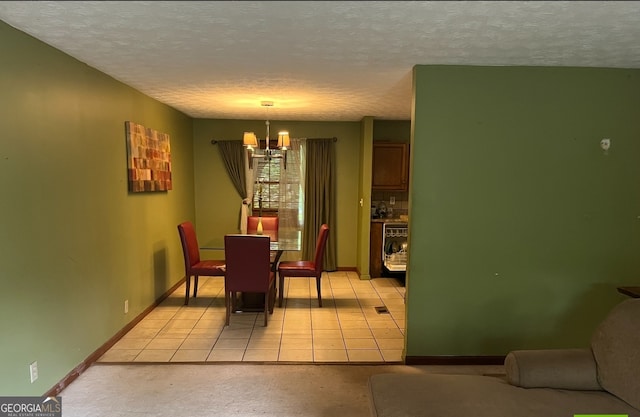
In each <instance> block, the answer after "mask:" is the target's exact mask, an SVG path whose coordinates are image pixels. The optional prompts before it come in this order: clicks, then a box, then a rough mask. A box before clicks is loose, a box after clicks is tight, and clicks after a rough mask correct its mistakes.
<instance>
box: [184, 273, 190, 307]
mask: <svg viewBox="0 0 640 417" xmlns="http://www.w3.org/2000/svg"><path fill="white" fill-rule="evenodd" d="M185 283H186V287H187V290H186V291H185V293H184V305H188V304H189V287H190V286H191V276H188V277H187V280H186V282H185Z"/></svg>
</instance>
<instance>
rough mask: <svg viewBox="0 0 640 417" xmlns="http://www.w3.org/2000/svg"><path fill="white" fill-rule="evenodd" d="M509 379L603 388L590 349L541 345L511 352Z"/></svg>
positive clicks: (542, 384) (519, 382) (560, 386)
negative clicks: (548, 347) (557, 347)
mask: <svg viewBox="0 0 640 417" xmlns="http://www.w3.org/2000/svg"><path fill="white" fill-rule="evenodd" d="M504 365H505V371H506V373H507V381H509V383H510V384H511V385H515V386H518V387H522V388H557V389H571V390H584V391H592V390H597V391H601V390H602V387H601V386H600V384H599V383H598V373H597V372H598V371H597V367H596V361H595V359H594V358H593V353H592V352H591V349H540V350H515V351H512V352H509V354H508V355H507V357H506V358H505V361H504Z"/></svg>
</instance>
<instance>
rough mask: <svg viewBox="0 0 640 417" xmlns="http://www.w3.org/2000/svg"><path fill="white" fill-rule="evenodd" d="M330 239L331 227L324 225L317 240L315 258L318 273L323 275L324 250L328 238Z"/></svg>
mask: <svg viewBox="0 0 640 417" xmlns="http://www.w3.org/2000/svg"><path fill="white" fill-rule="evenodd" d="M328 237H329V226H328V225H327V224H323V225H322V226H320V233H318V239H317V240H316V256H315V258H314V261H313V262H314V266H315V267H316V273H318V274H320V273H322V269H323V268H322V267H323V261H324V248H325V247H326V246H327V238H328Z"/></svg>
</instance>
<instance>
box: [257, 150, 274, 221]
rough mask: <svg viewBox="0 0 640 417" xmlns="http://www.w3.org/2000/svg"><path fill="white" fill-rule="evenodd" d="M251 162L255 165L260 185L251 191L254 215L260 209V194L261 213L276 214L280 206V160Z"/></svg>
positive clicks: (263, 159) (264, 159)
mask: <svg viewBox="0 0 640 417" xmlns="http://www.w3.org/2000/svg"><path fill="white" fill-rule="evenodd" d="M253 162H254V164H255V163H257V164H256V165H257V167H256V168H257V171H256V178H257V181H258V182H259V184H260V185H258V186H256V187H254V191H253V211H254V214H257V210H258V209H259V207H260V201H259V199H260V194H262V211H263V213H264V212H265V211H266V212H276V213H277V212H278V208H279V205H280V158H273V159H266V158H260V159H257V160H255V161H253ZM261 189H262V190H261ZM260 191H262V193H260Z"/></svg>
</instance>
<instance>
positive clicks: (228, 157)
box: [218, 140, 247, 200]
mask: <svg viewBox="0 0 640 417" xmlns="http://www.w3.org/2000/svg"><path fill="white" fill-rule="evenodd" d="M218 149H219V150H220V156H221V157H222V160H223V161H224V167H225V169H226V170H227V174H229V178H231V182H233V186H234V187H235V188H236V191H238V195H240V198H241V199H243V200H244V199H245V198H247V181H246V178H245V175H244V164H245V162H244V159H245V157H244V146H242V142H241V141H239V140H222V141H218Z"/></svg>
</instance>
